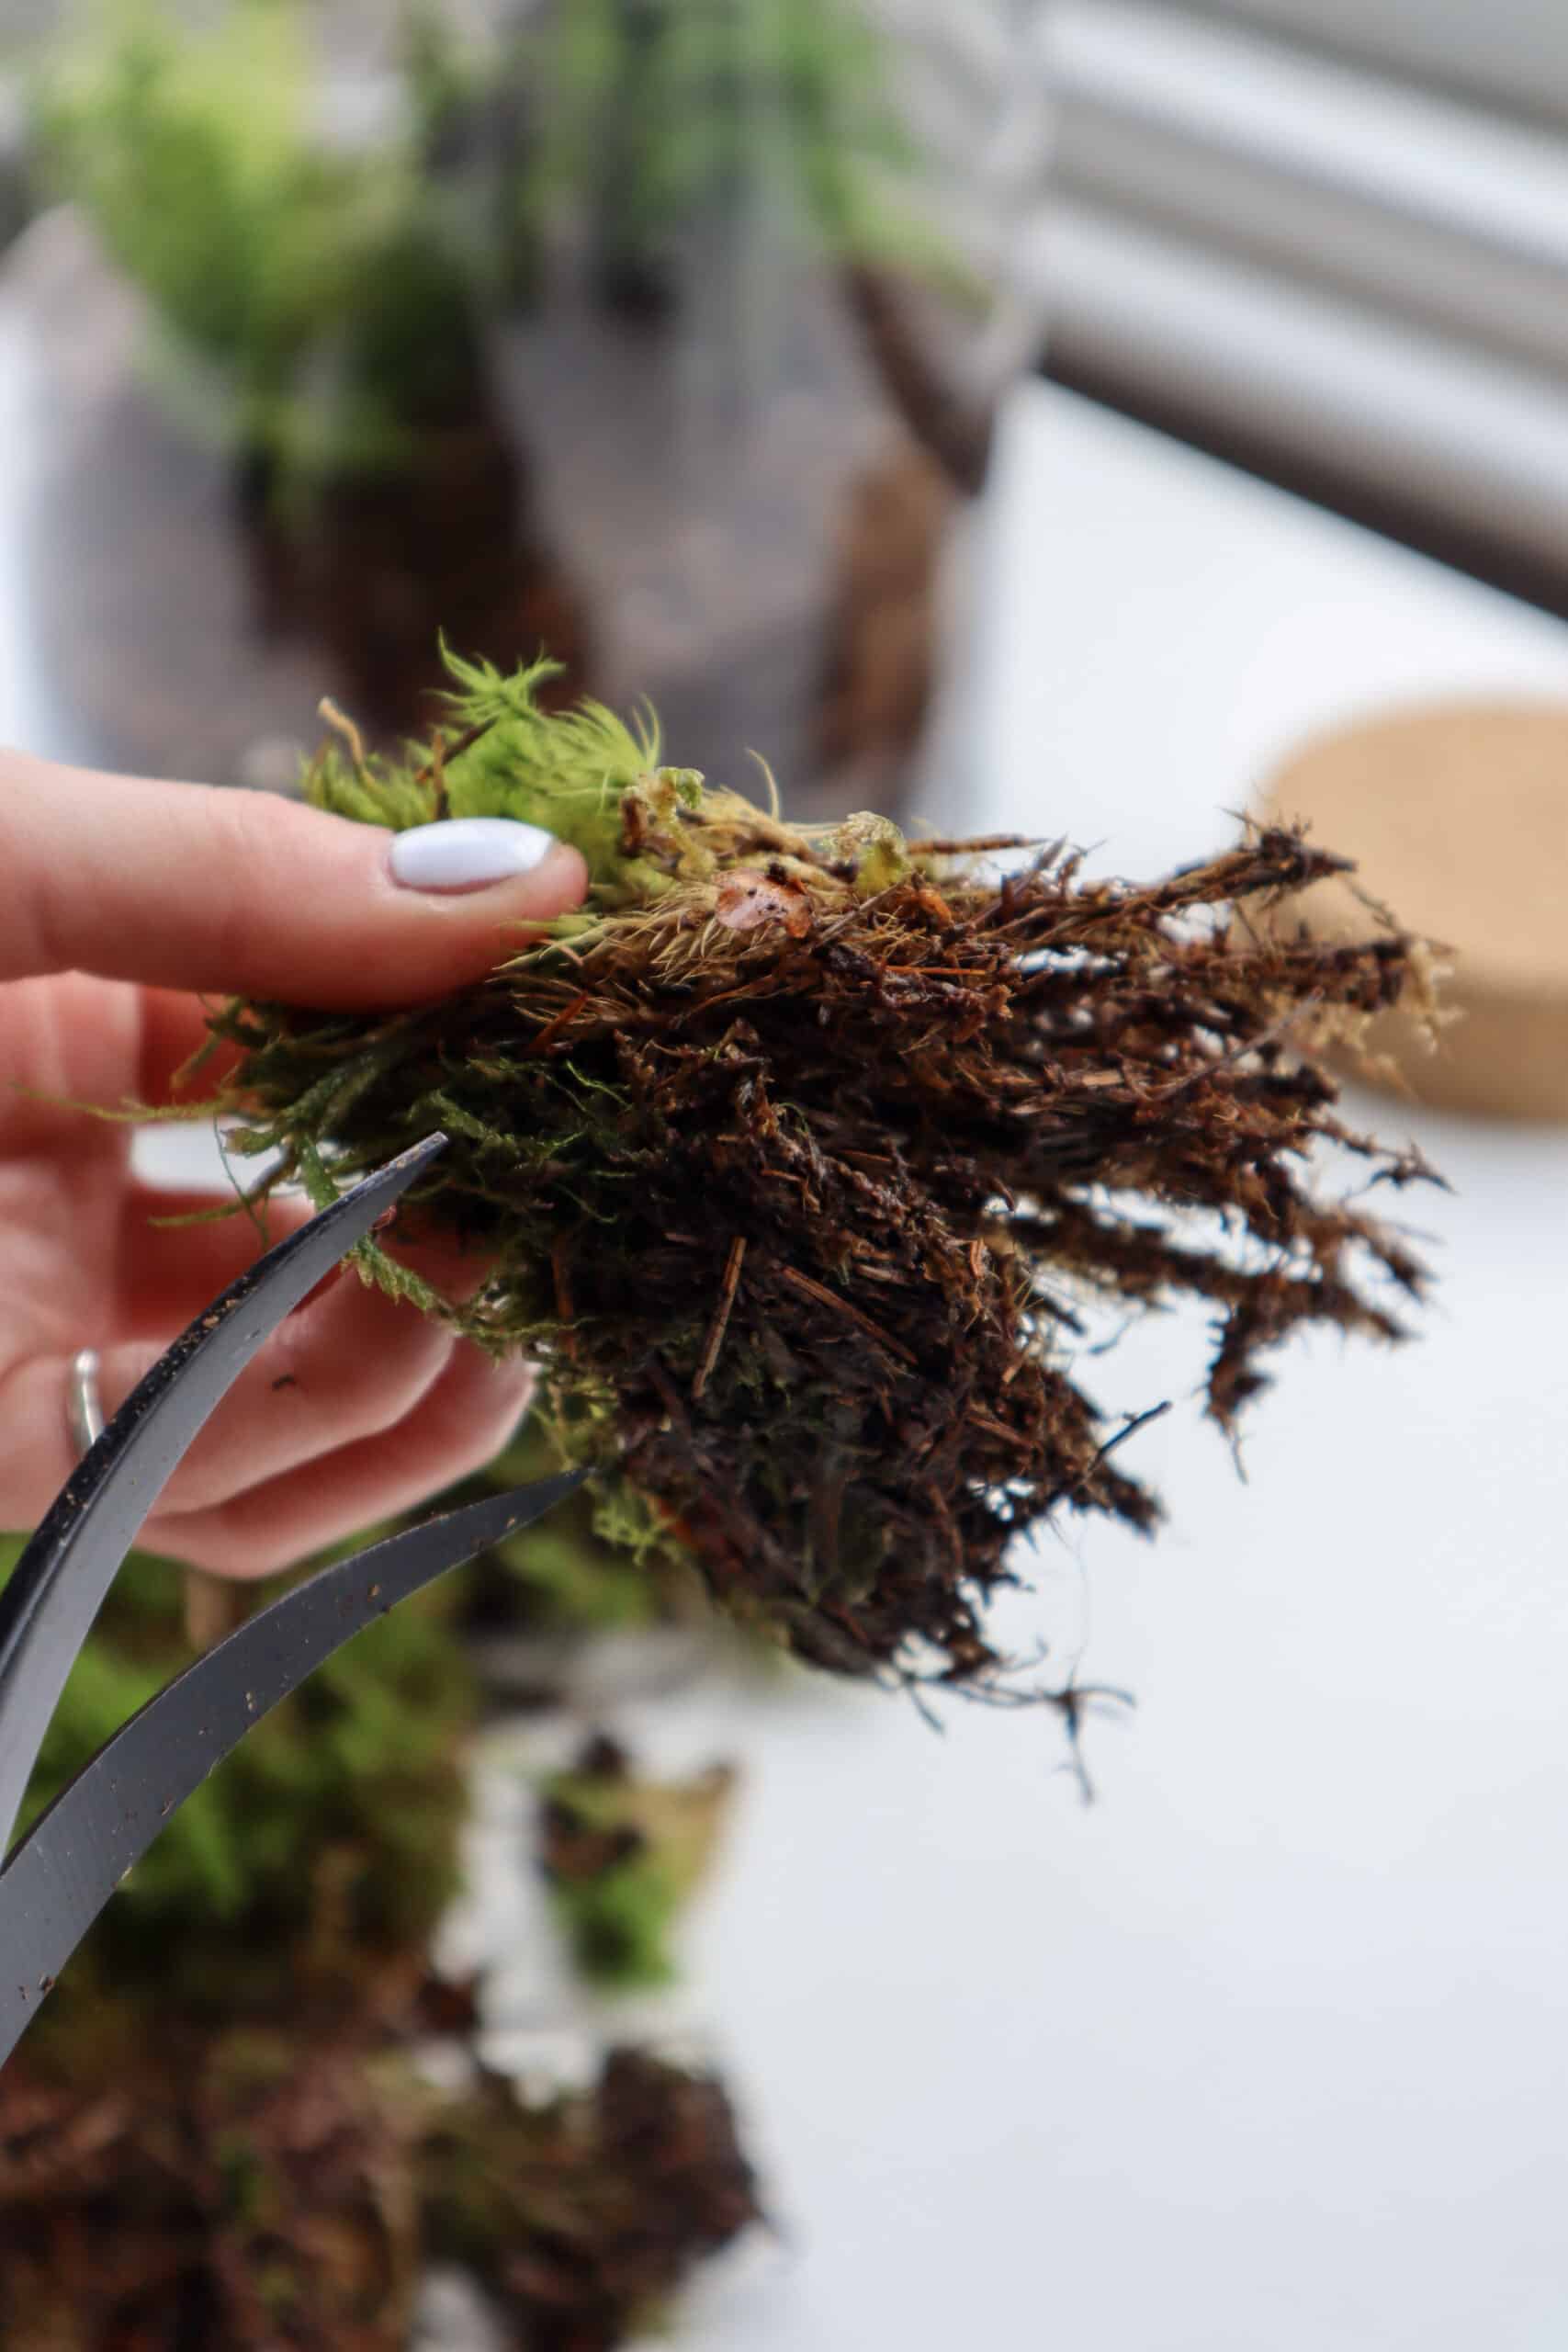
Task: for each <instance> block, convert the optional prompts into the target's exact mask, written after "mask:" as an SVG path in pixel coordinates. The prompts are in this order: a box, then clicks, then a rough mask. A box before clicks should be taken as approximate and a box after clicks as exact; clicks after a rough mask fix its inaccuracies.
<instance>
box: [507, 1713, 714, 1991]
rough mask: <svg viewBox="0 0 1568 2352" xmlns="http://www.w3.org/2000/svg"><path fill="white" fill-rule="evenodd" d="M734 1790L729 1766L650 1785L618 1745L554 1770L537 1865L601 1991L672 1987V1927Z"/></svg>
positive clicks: (608, 1744)
mask: <svg viewBox="0 0 1568 2352" xmlns="http://www.w3.org/2000/svg"><path fill="white" fill-rule="evenodd" d="M734 1786H735V1774H734V1771H733V1770H732V1768H731V1767H729V1766H728V1765H724V1764H716V1765H713V1766H711V1767H710V1768H709V1769H708V1770H706V1771H705V1772H700V1773H698V1774H697V1775H696V1777H695V1778H694V1779H693V1780H689V1781H652V1780H646V1779H643V1778H641V1777H640V1776H638V1775H637V1773H635V1772H634V1770H633V1769H632V1763H631V1759H630V1758H629V1757H628V1756H627V1755H626V1752H625V1750H624V1749H622V1748H621V1747H618V1746H617V1745H616V1743H615V1741H614V1740H612V1739H606V1738H604V1737H603V1736H600V1737H596V1738H594V1739H592V1740H590V1741H589V1743H588V1745H587V1746H586V1747H585V1748H584V1749H583V1751H582V1753H581V1756H580V1757H579V1758H577V1761H576V1762H575V1763H574V1764H573V1765H572V1767H571V1768H570V1770H568V1771H565V1772H556V1773H552V1774H551V1775H550V1777H549V1779H548V1780H547V1781H546V1783H545V1786H544V1790H543V1792H542V1802H541V1804H540V1807H539V1866H540V1868H541V1870H542V1871H544V1874H545V1878H546V1880H547V1883H548V1885H549V1889H550V1894H551V1899H552V1903H553V1905H554V1909H555V1913H556V1917H557V1919H558V1922H559V1925H560V1928H561V1930H562V1933H563V1934H564V1935H565V1937H566V1939H567V1942H568V1946H569V1948H570V1952H571V1957H572V1962H573V1964H574V1965H575V1967H576V1968H577V1969H578V1971H579V1973H581V1975H582V1976H583V1977H585V1978H586V1979H587V1981H588V1982H589V1983H590V1984H591V1985H597V1986H598V1987H599V1988H600V1989H601V1990H602V1991H605V1992H635V1991H638V1990H642V1989H645V1988H647V1987H649V1986H651V1985H668V1984H671V1982H672V1981H673V1979H674V1976H675V1973H676V1972H675V1962H674V1960H673V1958H672V1956H671V1950H670V1942H671V1934H672V1931H673V1929H674V1927H675V1923H676V1921H677V1919H678V1918H679V1917H680V1915H681V1912H682V1909H683V1908H684V1906H685V1905H686V1903H687V1902H688V1900H689V1899H690V1897H691V1896H692V1895H693V1894H694V1893H695V1891H696V1889H697V1887H698V1886H699V1885H700V1884H701V1883H702V1881H703V1879H704V1878H705V1876H706V1874H707V1871H708V1868H709V1866H710V1864H711V1863H712V1860H713V1857H714V1849H715V1847H716V1843H717V1841H718V1838H719V1837H720V1835H721V1833H722V1831H723V1827H724V1820H725V1815H726V1813H727V1812H728V1805H729V1800H730V1797H731V1795H732V1793H733V1791H734Z"/></svg>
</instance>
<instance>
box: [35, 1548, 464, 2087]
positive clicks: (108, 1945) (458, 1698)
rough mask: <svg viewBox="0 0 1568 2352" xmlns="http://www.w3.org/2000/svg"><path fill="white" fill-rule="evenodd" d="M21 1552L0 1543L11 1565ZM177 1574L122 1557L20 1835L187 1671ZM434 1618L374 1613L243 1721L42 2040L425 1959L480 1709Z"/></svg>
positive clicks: (322, 1985) (111, 1916) (213, 2008)
mask: <svg viewBox="0 0 1568 2352" xmlns="http://www.w3.org/2000/svg"><path fill="white" fill-rule="evenodd" d="M19 1550H20V1539H17V1538H6V1539H5V1553H6V1555H8V1556H6V1560H5V1565H6V1570H7V1572H8V1570H9V1566H10V1565H11V1563H12V1562H13V1561H14V1559H15V1557H16V1555H17V1553H18V1552H19ZM185 1579H186V1571H184V1570H182V1569H180V1568H177V1567H175V1566H173V1565H172V1564H171V1563H169V1562H167V1561H164V1560H159V1559H156V1558H152V1557H151V1556H149V1555H144V1554H140V1553H133V1554H132V1555H130V1558H129V1559H128V1560H127V1562H126V1564H125V1566H124V1567H123V1568H122V1569H121V1571H120V1575H119V1577H118V1579H117V1581H116V1584H115V1586H114V1588H113V1589H112V1591H111V1594H110V1596H109V1599H108V1600H107V1603H106V1605H105V1608H104V1610H103V1611H102V1613H101V1616H100V1618H99V1622H98V1623H97V1624H96V1627H95V1629H94V1631H93V1634H92V1635H91V1636H90V1638H89V1640H88V1642H87V1643H86V1645H85V1648H84V1649H83V1652H82V1654H81V1656H80V1657H79V1658H78V1659H77V1661H76V1664H75V1666H74V1667H73V1669H72V1673H71V1677H70V1679H69V1680H68V1682H67V1684H66V1687H65V1691H64V1693H63V1695H62V1700H61V1703H60V1706H59V1708H58V1709H57V1711H56V1713H55V1715H54V1717H53V1720H52V1722H51V1724H50V1728H49V1731H48V1733H47V1735H46V1736H45V1739H44V1743H43V1747H42V1749H41V1751H40V1754H39V1762H38V1767H37V1770H35V1772H34V1775H33V1778H32V1781H31V1782H30V1784H29V1787H28V1798H27V1804H26V1807H25V1810H24V1815H23V1820H24V1823H26V1822H28V1821H30V1820H32V1819H33V1818H34V1817H36V1815H37V1814H38V1813H39V1811H41V1809H42V1807H43V1806H44V1805H45V1804H47V1803H49V1801H50V1800H51V1798H52V1797H53V1796H54V1794H55V1793H56V1792H58V1790H59V1789H60V1788H62V1786H63V1785H64V1783H65V1782H66V1781H68V1780H70V1779H71V1778H72V1777H73V1775H74V1774H75V1773H76V1772H77V1771H78V1770H80V1769H81V1767H82V1766H83V1765H84V1764H85V1762H86V1761H87V1759H88V1758H89V1757H90V1756H92V1755H93V1753H94V1752H95V1751H96V1748H97V1747H98V1746H99V1745H100V1743H101V1742H102V1741H103V1740H104V1739H105V1738H106V1737H107V1736H108V1735H109V1733H110V1732H111V1731H114V1730H117V1729H118V1726H119V1725H120V1724H121V1723H122V1722H123V1721H124V1720H125V1719H126V1717H127V1716H128V1715H129V1714H130V1713H132V1712H133V1711H134V1709H135V1708H136V1707H138V1706H139V1705H141V1703H142V1702H143V1701H144V1700H146V1699H147V1698H149V1697H151V1696H152V1693H153V1691H156V1690H158V1689H160V1688H161V1687H162V1685H163V1684H164V1681H166V1680H167V1679H168V1678H169V1676H170V1675H171V1674H173V1673H174V1672H175V1671H176V1670H177V1669H178V1668H180V1667H181V1666H183V1665H185V1664H186V1663H187V1661H188V1659H189V1658H190V1657H191V1656H192V1651H191V1647H190V1644H189V1642H188V1639H187V1637H186V1630H185V1611H184V1590H185ZM266 1597H267V1595H266V1593H265V1591H263V1592H261V1593H259V1594H258V1595H257V1596H256V1598H257V1600H258V1601H259V1600H265V1598H266ZM445 1608H446V1604H445V1603H443V1602H440V1601H437V1600H431V1601H423V1600H413V1601H411V1602H407V1603H405V1604H404V1605H403V1606H402V1607H401V1608H399V1609H396V1610H393V1611H389V1613H388V1614H387V1615H386V1616H384V1617H381V1618H378V1620H377V1621H376V1622H375V1623H374V1624H372V1625H370V1626H368V1627H367V1629H366V1631H365V1632H364V1633H363V1634H359V1635H358V1636H356V1638H355V1640H354V1641H353V1642H351V1643H349V1644H348V1645H346V1646H345V1647H344V1649H342V1650H340V1651H338V1652H337V1653H336V1655H335V1656H334V1657H333V1658H331V1659H330V1660H329V1661H328V1662H327V1663H326V1664H325V1665H324V1666H322V1667H321V1668H320V1669H319V1670H318V1672H317V1673H316V1674H315V1675H313V1676H312V1677H311V1679H310V1681H309V1682H308V1683H307V1684H306V1685H305V1686H304V1687H303V1689H302V1690H300V1691H299V1692H297V1693H296V1694H295V1696H294V1697H293V1698H292V1699H289V1700H288V1701H286V1702H284V1704H283V1705H282V1706H280V1707H278V1708H276V1709H275V1710H274V1711H273V1712H272V1713H270V1714H269V1715H267V1716H266V1717H265V1718H264V1719H263V1721H261V1722H260V1723H258V1724H256V1726H255V1727H254V1730H252V1731H251V1733H250V1734H249V1735H248V1736H247V1737H246V1738H245V1739H244V1740H243V1742H242V1744H241V1745H240V1747H238V1748H237V1749H236V1750H235V1751H234V1753H233V1754H232V1755H231V1756H230V1757H229V1758H226V1759H225V1761H224V1762H223V1763H222V1764H220V1766H219V1767H218V1769H217V1770H216V1771H215V1772H213V1773H212V1775H211V1776H210V1777H209V1779H208V1780H207V1781H204V1782H203V1783H202V1785H201V1787H200V1788H199V1789H197V1791H196V1792H195V1793H194V1794H193V1795H192V1796H191V1797H190V1798H189V1799H188V1800H187V1802H186V1804H184V1805H182V1806H181V1807H180V1808H179V1809H178V1811H177V1812H176V1813H175V1814H174V1815H171V1816H170V1819H169V1821H168V1823H167V1824H166V1826H165V1827H164V1832H163V1834H162V1836H161V1837H160V1838H158V1839H157V1840H156V1842H155V1843H154V1844H153V1845H152V1848H151V1849H149V1851H148V1853H147V1854H146V1856H145V1857H144V1858H143V1860H141V1862H139V1863H138V1864H137V1866H136V1868H135V1869H134V1870H133V1871H131V1872H130V1876H129V1877H128V1878H127V1880H126V1881H125V1883H124V1884H123V1885H122V1886H121V1888H120V1889H119V1891H118V1894H117V1895H116V1896H115V1898H114V1900H113V1902H111V1903H110V1905H108V1907H107V1909H106V1910H105V1912H104V1913H103V1914H102V1916H101V1917H100V1918H99V1920H98V1922H97V1924H96V1926H95V1927H94V1928H92V1930H91V1931H90V1932H89V1934H88V1936H87V1937H86V1939H85V1941H84V1943H83V1945H82V1946H81V1948H80V1950H79V1951H78V1952H77V1954H76V1956H75V1958H74V1960H73V1962H72V1963H71V1966H70V1968H69V1969H68V1970H67V1971H66V1972H65V1973H64V1974H63V1975H62V1979H61V1983H60V1985H59V1986H58V1987H57V1988H56V1991H55V1993H54V1995H53V1996H52V1998H51V2002H50V2004H49V2006H48V2007H46V2008H45V2010H44V2011H43V2012H42V2024H41V2027H40V2029H39V2030H42V2031H43V2032H44V2033H45V2034H46V2035H48V2036H50V2037H51V2038H54V2039H57V2040H59V2041H61V2042H62V2044H63V2043H65V2042H68V2041H70V2039H71V2038H72V2035H73V2030H74V2026H75V2021H76V2020H77V2018H78V2017H79V2016H80V2015H81V2014H82V2012H83V2011H84V2010H91V2009H97V2008H103V2007H106V2006H107V2007H112V2008H114V2009H117V2010H137V2009H141V2008H144V2007H148V2006H152V2007H167V2008H169V2009H170V2010H171V2011H173V2012H175V2013H177V2014H181V2015H185V2016H199V2015H203V2014H206V2013H209V2012H217V2013H221V2014H223V2015H226V2016H231V2017H232V2016H234V2015H237V2014H243V2012H244V2011H245V2010H246V2009H247V2008H250V2007H254V2008H255V2009H257V2010H258V2011H260V2012H262V2013H266V2012H268V2011H274V2010H276V2009H277V2008H278V2007H285V2008H287V2007H288V2006H289V2004H290V2003H291V2002H292V2001H293V2000H294V1999H296V1998H298V1997H301V1995H300V1983H301V1980H303V1979H310V1980H311V1981H313V1982H315V1983H316V1984H317V1985H318V1988H319V1989H320V1990H321V1993H322V1994H323V1996H327V1997H332V1988H333V1987H334V1986H335V1987H336V1988H337V1991H338V1993H339V1994H344V1993H346V1994H347V1996H349V1997H351V1998H352V1997H353V1996H354V1994H355V1987H356V1986H357V1985H358V1983H359V1981H360V1980H361V1979H363V1978H366V1977H367V1976H369V1975H371V1974H373V1973H374V1972H375V1970H376V1968H377V1967H378V1965H379V1964H380V1963H381V1962H383V1961H384V1960H385V1959H386V1958H387V1956H388V1955H389V1954H395V1953H399V1952H407V1951H419V1950H420V1949H422V1947H423V1943H424V1941H425V1939H427V1938H428V1936H429V1935H430V1933H431V1931H432V1929H433V1928H434V1924H435V1922H436V1920H437V1919H438V1918H439V1917H440V1915H441V1913H442V1911H443V1910H444V1908H445V1907H446V1904H447V1903H448V1902H449V1900H450V1899H451V1896H452V1894H454V1893H455V1891H456V1888H457V1875H458V1850H457V1839H458V1833H459V1829H460V1826H461V1823H462V1820H463V1816H464V1812H465V1807H466V1795H465V1789H464V1782H463V1776H462V1770H461V1758H462V1747H463V1743H464V1739H465V1737H466V1734H467V1730H468V1724H469V1723H470V1722H471V1721H472V1719H473V1715H474V1713H475V1711H476V1703H477V1702H476V1699H475V1692H474V1687H473V1683H472V1679H471V1676H470V1673H469V1670H468V1666H467V1663H466V1661H465V1658H464V1656H463V1653H462V1650H461V1646H460V1645H459V1643H458V1640H457V1635H456V1634H455V1633H454V1632H453V1631H452V1629H451V1628H450V1626H449V1625H448V1624H447V1623H446V1622H445ZM100 2023H101V2024H102V2025H105V2026H107V2018H104V2019H101V2020H100Z"/></svg>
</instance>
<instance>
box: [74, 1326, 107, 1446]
mask: <svg viewBox="0 0 1568 2352" xmlns="http://www.w3.org/2000/svg"><path fill="white" fill-rule="evenodd" d="M65 1410H66V1418H67V1419H68V1420H69V1421H70V1424H71V1442H72V1443H73V1445H74V1447H75V1448H76V1456H77V1459H78V1461H80V1459H81V1457H82V1455H83V1454H85V1453H88V1452H89V1451H90V1450H91V1448H92V1447H94V1446H95V1445H96V1443H97V1442H98V1440H99V1439H100V1438H101V1437H102V1435H103V1433H104V1400H103V1398H102V1397H100V1396H99V1394H98V1351H97V1350H96V1348H78V1349H77V1351H76V1353H75V1354H74V1355H73V1357H72V1359H71V1370H70V1373H69V1374H68V1376H67V1387H66V1392H65Z"/></svg>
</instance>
